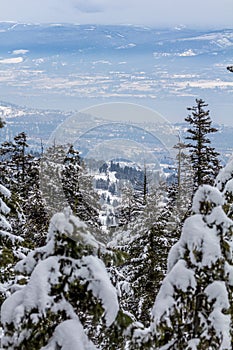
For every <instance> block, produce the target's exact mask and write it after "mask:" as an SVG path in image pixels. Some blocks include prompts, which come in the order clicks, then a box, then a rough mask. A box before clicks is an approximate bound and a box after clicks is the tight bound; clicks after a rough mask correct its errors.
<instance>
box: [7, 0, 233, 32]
mask: <svg viewBox="0 0 233 350" xmlns="http://www.w3.org/2000/svg"><path fill="white" fill-rule="evenodd" d="M232 13H233V1H232V0H205V1H203V0H195V1H193V0H143V1H141V0H117V1H116V0H40V1H38V0H7V1H0V21H6V20H11V21H18V22H37V23H38V22H41V23H45V22H55V23H61V22H73V23H81V24H87V23H88V24H91V23H93V24H142V25H151V26H154V27H156V26H157V27H159V26H174V25H177V24H185V25H188V26H190V27H192V26H196V27H198V26H199V27H200V26H201V27H210V26H212V27H227V26H228V27H232Z"/></svg>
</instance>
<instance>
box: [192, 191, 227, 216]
mask: <svg viewBox="0 0 233 350" xmlns="http://www.w3.org/2000/svg"><path fill="white" fill-rule="evenodd" d="M201 202H210V203H213V204H214V205H215V206H218V205H223V204H224V199H223V197H222V194H221V193H220V192H219V190H218V189H217V188H215V187H212V186H210V185H202V186H200V187H199V189H198V190H197V191H196V193H195V195H194V198H193V206H192V210H193V212H194V213H196V214H198V213H200V203H201Z"/></svg>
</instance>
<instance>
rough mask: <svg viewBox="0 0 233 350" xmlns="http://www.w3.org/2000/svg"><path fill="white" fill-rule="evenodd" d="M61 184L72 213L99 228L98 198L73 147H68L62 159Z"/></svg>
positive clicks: (90, 179)
mask: <svg viewBox="0 0 233 350" xmlns="http://www.w3.org/2000/svg"><path fill="white" fill-rule="evenodd" d="M62 183H63V189H64V193H65V195H66V198H67V201H68V203H69V205H70V206H71V208H72V210H73V212H74V213H75V214H76V215H77V216H78V217H79V218H80V219H81V220H83V221H85V222H88V223H89V224H90V225H91V226H94V227H99V225H100V222H99V210H100V206H99V196H98V194H97V192H96V191H94V188H93V178H92V177H91V176H90V175H89V174H88V172H87V170H86V167H85V164H84V161H83V160H81V158H80V155H79V152H78V151H77V150H75V149H74V147H73V146H70V148H69V150H68V152H67V153H66V157H65V159H64V169H63V172H62Z"/></svg>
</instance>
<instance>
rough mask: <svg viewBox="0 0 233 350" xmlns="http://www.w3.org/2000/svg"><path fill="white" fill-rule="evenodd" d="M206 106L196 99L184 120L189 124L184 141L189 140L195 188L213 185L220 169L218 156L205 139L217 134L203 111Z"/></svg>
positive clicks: (206, 113) (207, 113) (207, 112)
mask: <svg viewBox="0 0 233 350" xmlns="http://www.w3.org/2000/svg"><path fill="white" fill-rule="evenodd" d="M207 106H208V105H207V104H205V102H204V101H203V100H201V99H196V106H194V107H192V108H188V111H191V112H192V113H191V114H190V115H189V116H188V117H187V118H185V120H186V122H188V123H189V124H190V128H189V129H188V130H187V132H188V134H189V136H187V137H186V139H187V140H191V142H190V143H188V144H187V147H189V148H190V159H191V162H192V166H193V171H194V184H195V187H196V188H197V187H198V186H200V185H202V184H213V181H214V179H215V177H216V176H217V174H218V172H219V169H220V165H219V161H218V155H219V154H218V153H217V152H216V151H215V149H214V148H213V147H211V146H210V143H211V142H210V139H209V138H208V137H207V135H208V134H211V133H215V132H217V129H216V128H214V127H212V126H211V124H212V121H211V119H210V116H209V113H210V112H209V110H205V107H207Z"/></svg>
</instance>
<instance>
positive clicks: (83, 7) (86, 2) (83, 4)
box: [73, 0, 105, 13]
mask: <svg viewBox="0 0 233 350" xmlns="http://www.w3.org/2000/svg"><path fill="white" fill-rule="evenodd" d="M73 5H74V8H75V9H76V10H78V11H80V12H84V13H99V12H103V11H104V9H105V4H104V2H103V1H98V0H78V1H74V4H73Z"/></svg>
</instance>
